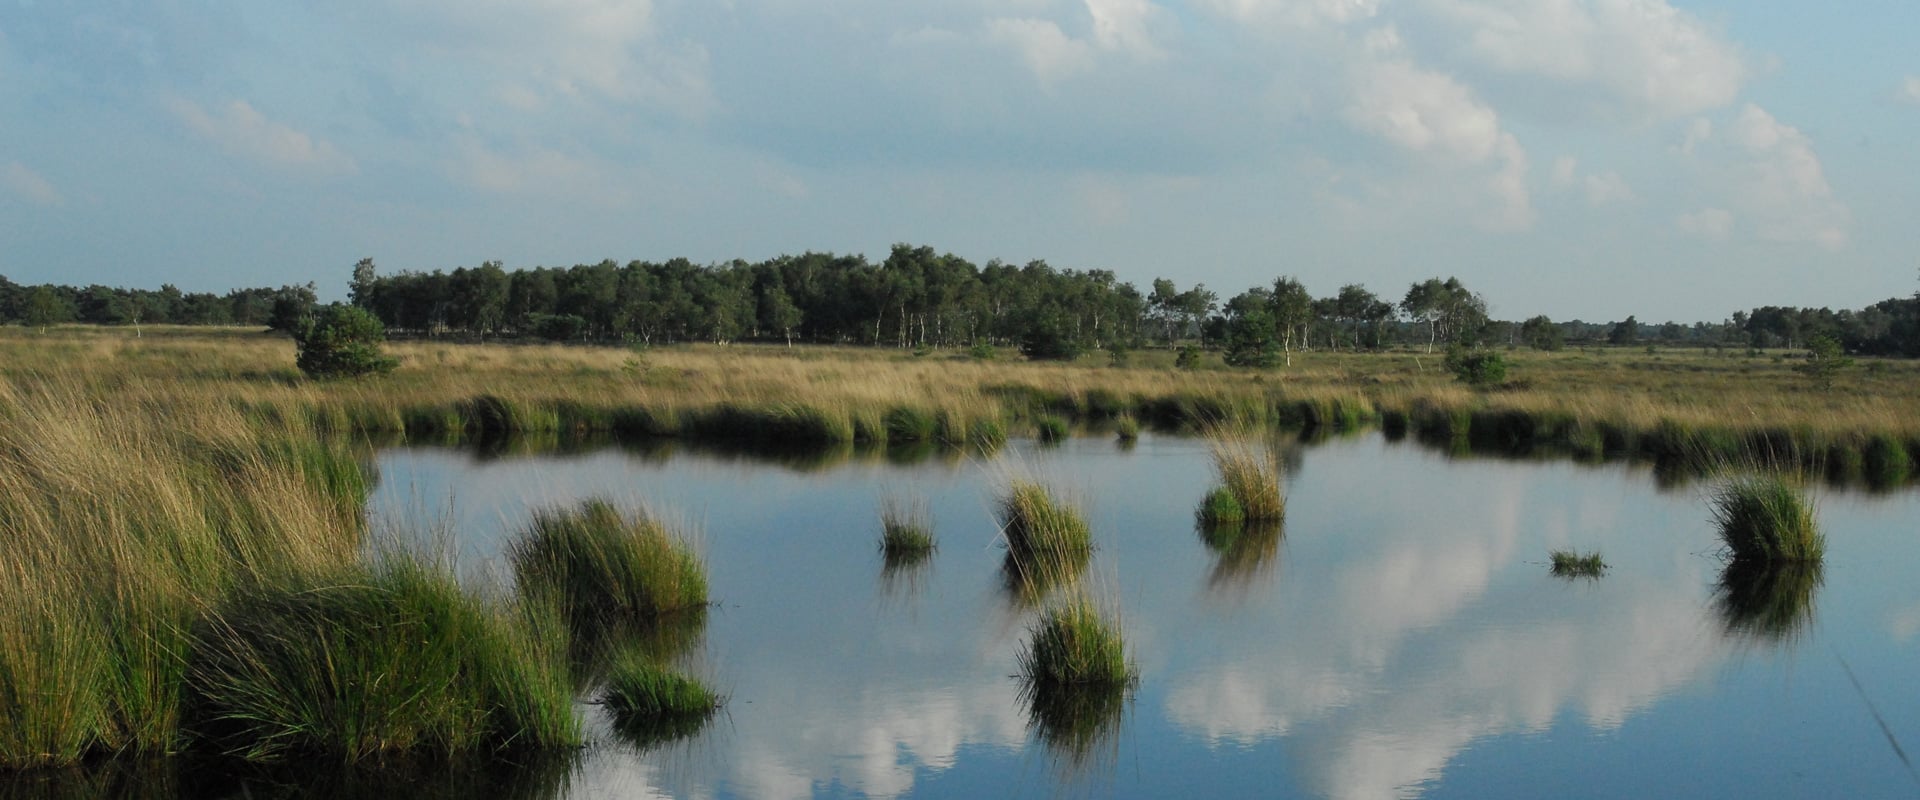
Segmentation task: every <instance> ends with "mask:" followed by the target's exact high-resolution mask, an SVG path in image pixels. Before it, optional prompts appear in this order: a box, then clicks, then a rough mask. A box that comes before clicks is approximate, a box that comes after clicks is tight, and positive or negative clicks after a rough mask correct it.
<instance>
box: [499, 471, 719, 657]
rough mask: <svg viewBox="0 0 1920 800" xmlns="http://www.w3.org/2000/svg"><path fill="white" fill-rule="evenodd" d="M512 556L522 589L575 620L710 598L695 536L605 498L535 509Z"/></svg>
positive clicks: (674, 607) (645, 612)
mask: <svg viewBox="0 0 1920 800" xmlns="http://www.w3.org/2000/svg"><path fill="white" fill-rule="evenodd" d="M508 560H509V561H511V562H512V564H513V569H514V575H515V577H516V579H517V581H518V584H519V587H520V592H521V595H522V596H523V597H527V598H529V599H530V600H532V599H538V600H541V601H547V602H554V603H557V604H558V605H559V607H560V608H561V609H563V610H564V613H565V614H566V615H567V617H568V618H569V619H570V620H572V621H573V622H574V623H575V624H576V625H577V626H578V625H586V624H594V623H596V622H597V621H601V620H604V619H606V618H610V617H627V616H651V615H658V614H665V613H670V612H674V611H681V610H686V609H692V608H695V607H698V606H703V605H705V604H706V602H707V570H706V564H705V562H703V561H702V560H701V558H700V556H699V555H698V554H697V553H695V552H694V550H693V547H692V546H691V545H690V544H688V543H687V542H686V541H685V540H684V539H682V538H681V537H680V536H678V535H676V534H674V533H673V532H671V531H669V530H668V529H667V527H666V526H665V525H664V524H662V523H660V522H659V521H658V520H655V519H652V518H650V517H648V516H646V515H644V514H640V515H635V516H633V517H628V516H626V515H624V514H622V513H621V512H620V511H619V510H618V509H616V508H614V507H613V506H612V505H611V504H609V503H607V502H606V501H603V500H588V501H586V502H584V503H582V504H581V505H580V506H579V507H578V508H574V509H547V510H544V511H540V512H537V513H535V514H534V517H533V522H532V524H531V525H529V526H528V527H527V529H526V530H525V531H524V532H523V533H522V534H521V535H520V538H519V539H518V540H516V541H515V542H514V543H513V544H512V545H511V546H510V547H509V549H508Z"/></svg>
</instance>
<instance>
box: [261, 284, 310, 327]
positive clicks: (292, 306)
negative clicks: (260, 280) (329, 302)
mask: <svg viewBox="0 0 1920 800" xmlns="http://www.w3.org/2000/svg"><path fill="white" fill-rule="evenodd" d="M317 303H319V298H318V297H317V296H316V295H315V293H314V290H313V284H311V283H309V284H307V285H305V286H283V287H281V289H280V291H278V292H276V293H274V296H273V310H272V311H270V312H268V314H267V327H269V328H272V329H273V330H276V331H282V332H285V333H293V334H298V333H299V332H300V330H301V329H302V328H304V327H306V324H307V323H308V322H310V321H312V319H313V311H314V305H315V304H317Z"/></svg>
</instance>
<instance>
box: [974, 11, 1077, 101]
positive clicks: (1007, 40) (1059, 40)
mask: <svg viewBox="0 0 1920 800" xmlns="http://www.w3.org/2000/svg"><path fill="white" fill-rule="evenodd" d="M987 35H988V36H989V37H990V38H992V39H993V40H995V41H997V42H1000V43H1002V44H1005V45H1007V46H1010V47H1012V48H1013V49H1014V50H1016V51H1018V52H1019V53H1020V57H1021V59H1022V60H1024V61H1026V63H1027V69H1030V70H1032V71H1033V74H1034V77H1036V78H1039V79H1040V82H1041V83H1042V84H1048V85H1050V84H1053V83H1054V82H1057V81H1059V80H1061V79H1062V78H1066V77H1069V76H1072V75H1075V74H1078V73H1081V72H1085V71H1087V70H1090V69H1092V68H1093V48H1092V47H1090V46H1088V45H1087V43H1086V42H1082V41H1080V40H1078V39H1074V38H1073V37H1070V36H1068V35H1067V34H1066V32H1064V31H1062V30H1060V26H1059V25H1056V24H1054V23H1053V22H1052V21H1050V20H1044V19H1026V18H1022V19H996V20H992V21H990V22H988V23H987Z"/></svg>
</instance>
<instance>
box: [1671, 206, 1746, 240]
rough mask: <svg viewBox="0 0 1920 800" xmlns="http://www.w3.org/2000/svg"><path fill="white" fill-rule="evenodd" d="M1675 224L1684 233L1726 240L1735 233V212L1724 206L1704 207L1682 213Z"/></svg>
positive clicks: (1709, 238)
mask: <svg viewBox="0 0 1920 800" xmlns="http://www.w3.org/2000/svg"><path fill="white" fill-rule="evenodd" d="M1674 225H1675V226H1676V227H1678V228H1679V229H1680V231H1681V232H1682V233H1687V234H1691V235H1694V236H1698V237H1700V238H1702V239H1707V240H1710V241H1716V242H1720V241H1726V239H1727V237H1728V236H1731V235H1732V234H1733V212H1731V211H1728V210H1726V209H1724V208H1703V209H1700V210H1698V211H1689V212H1686V213H1684V214H1681V215H1680V217H1679V218H1678V219H1676V220H1674Z"/></svg>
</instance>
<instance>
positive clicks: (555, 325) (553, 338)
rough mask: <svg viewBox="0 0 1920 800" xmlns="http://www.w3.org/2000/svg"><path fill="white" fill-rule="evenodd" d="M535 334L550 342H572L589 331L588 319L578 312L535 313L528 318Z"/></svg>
mask: <svg viewBox="0 0 1920 800" xmlns="http://www.w3.org/2000/svg"><path fill="white" fill-rule="evenodd" d="M527 321H528V323H529V327H531V328H533V335H535V336H538V337H540V338H542V339H545V340H547V341H549V342H571V341H574V340H576V339H579V338H580V337H581V336H582V335H583V334H585V333H586V331H587V320H586V318H585V317H581V316H579V315H577V314H534V315H533V316H531V317H529V318H528V320H527Z"/></svg>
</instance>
